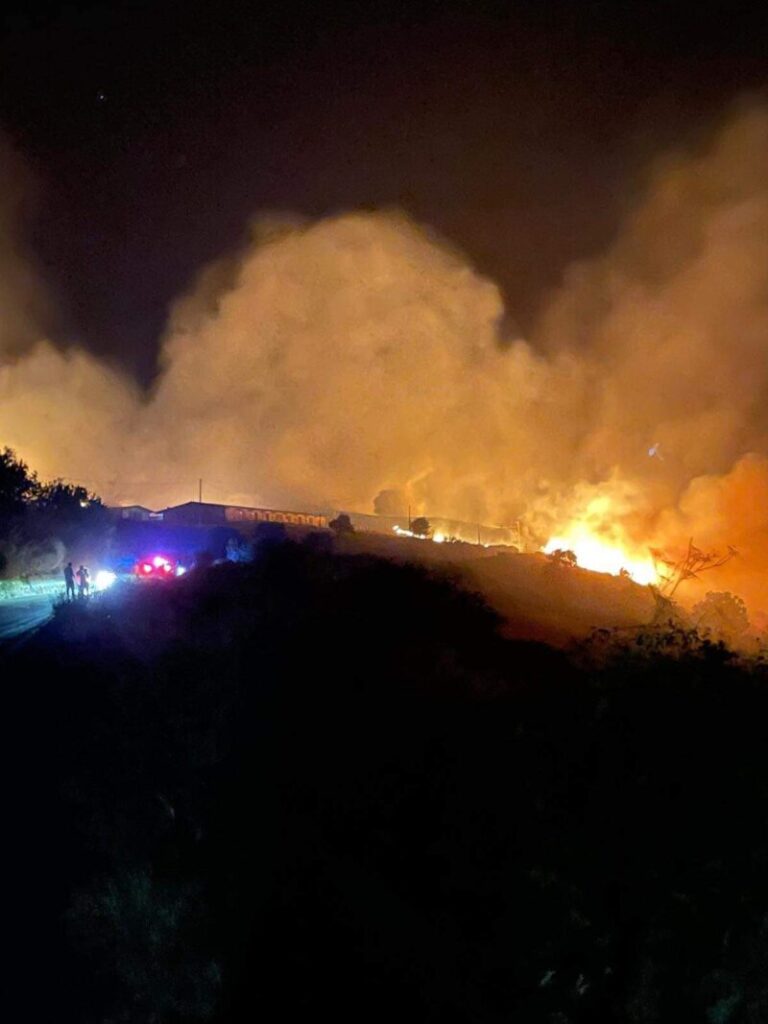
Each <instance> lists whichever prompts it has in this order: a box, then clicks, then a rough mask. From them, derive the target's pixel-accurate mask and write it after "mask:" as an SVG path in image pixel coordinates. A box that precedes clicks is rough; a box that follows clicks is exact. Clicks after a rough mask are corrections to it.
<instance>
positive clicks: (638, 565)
mask: <svg viewBox="0 0 768 1024" xmlns="http://www.w3.org/2000/svg"><path fill="white" fill-rule="evenodd" d="M558 549H560V550H564V551H572V552H573V553H574V555H576V561H577V562H578V564H579V565H580V566H581V567H582V568H583V569H591V570H593V572H605V573H611V575H613V576H618V575H620V574H621V571H622V569H623V570H624V571H625V572H627V573H629V575H630V576H631V577H632V579H633V580H634V581H635V582H636V583H657V582H658V580H659V574H658V572H657V570H656V565H655V563H654V561H653V559H652V558H651V557H650V555H649V556H648V557H646V558H643V557H637V556H633V555H631V554H630V553H629V552H628V551H627V550H626V549H625V548H624V547H622V546H621V545H620V544H618V543H616V542H610V541H607V540H606V539H605V538H604V537H601V536H600V535H599V534H597V533H595V532H594V531H593V530H591V529H590V528H589V527H588V526H586V525H585V524H583V523H575V524H573V525H572V526H570V527H568V528H567V529H566V530H564V531H563V533H562V534H560V535H558V536H554V537H550V539H549V540H548V541H547V543H546V544H545V545H544V547H543V548H542V551H543V552H544V553H545V554H551V552H553V551H557V550H558Z"/></svg>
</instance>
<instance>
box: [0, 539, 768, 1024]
mask: <svg viewBox="0 0 768 1024" xmlns="http://www.w3.org/2000/svg"><path fill="white" fill-rule="evenodd" d="M318 536H320V535H313V536H310V537H309V538H307V540H306V541H305V542H304V543H301V544H299V543H294V542H289V541H286V540H285V538H284V536H280V535H279V534H274V533H273V534H271V535H270V536H265V535H262V536H261V538H260V539H259V540H258V542H257V543H256V544H255V550H254V559H253V561H252V562H250V563H242V564H241V563H232V562H229V563H225V564H222V565H218V566H213V567H212V568H207V569H206V568H202V567H200V568H198V569H196V570H194V571H193V572H191V573H189V574H188V575H187V576H184V577H182V578H180V579H179V580H176V581H173V582H172V583H169V584H168V586H162V587H149V588H141V587H126V588H124V589H123V590H122V591H121V590H120V589H119V588H118V590H117V591H110V592H108V593H107V595H105V596H104V597H103V598H101V599H100V600H98V601H94V602H91V604H90V605H88V606H86V607H79V606H76V605H71V606H64V607H62V608H60V609H59V610H58V612H57V615H56V617H55V619H54V621H53V622H52V623H51V624H50V625H49V626H48V627H46V628H45V629H44V630H43V631H41V632H40V633H38V634H37V635H36V636H35V637H34V638H33V639H32V640H31V641H29V642H28V643H26V644H25V645H23V646H22V647H21V648H18V649H15V650H14V651H13V653H12V655H9V656H6V659H5V663H4V665H3V666H2V668H3V672H4V678H6V679H13V680H16V681H21V680H23V681H24V685H19V683H18V682H17V684H16V685H13V686H8V687H7V688H6V690H5V695H6V706H5V715H6V720H7V721H9V722H12V723H13V728H12V729H10V730H8V732H9V734H10V735H9V736H8V740H7V743H6V745H5V749H6V753H8V754H9V757H10V759H11V762H12V763H13V764H14V765H15V766H16V767H15V773H14V775H13V779H14V780H18V781H14V785H13V786H12V787H11V794H12V798H13V800H14V801H15V804H14V810H15V815H16V820H17V822H18V824H16V825H15V827H14V830H13V834H14V835H21V836H23V837H24V843H23V849H24V852H23V856H20V861H22V863H20V864H19V865H18V867H17V870H16V873H15V874H14V875H11V876H10V877H12V878H13V879H14V884H13V886H11V893H12V896H13V898H15V899H16V900H17V901H18V903H19V904H20V908H21V910H22V912H23V913H22V914H21V915H20V916H21V919H22V925H21V926H20V928H19V930H18V931H14V932H13V933H12V934H13V937H14V941H15V942H16V943H18V944H20V945H21V946H22V948H29V949H30V950H33V951H34V952H33V954H32V955H31V957H30V963H29V967H28V970H29V973H30V978H29V987H28V991H29V992H30V993H31V995H30V996H29V999H30V1002H34V1003H35V1005H30V1006H28V1007H27V1011H28V1012H27V1014H26V1017H27V1019H36V1020H56V1021H57V1022H60V1024H61V1022H65V1021H67V1022H68V1021H73V1022H74V1021H77V1022H78V1024H90V1022H93V1024H96V1022H103V1021H110V1022H136V1024H146V1022H155V1024H165V1022H175V1024H178V1022H184V1021H212V1022H221V1024H224V1022H227V1024H228V1022H240V1021H253V1020H267V1021H274V1020H279V1021H293V1020H297V1021H298V1020H302V1021H303V1020H307V1019H315V1018H319V1017H322V1018H325V1017H328V1018H330V1019H333V1020H334V1021H341V1022H352V1021H354V1022H356V1024H357V1022H360V1021H366V1022H370V1021H375V1022H378V1021H382V1022H383V1021H387V1022H391V1021H393V1020H409V1021H410V1020H413V1021H419V1022H441V1024H442V1022H467V1024H469V1022H472V1024H485V1022H488V1024H496V1022H501V1021H519V1022H525V1024H527V1022H534V1024H537V1022H541V1024H571V1022H573V1024H582V1022H583V1024H587V1022H589V1024H592V1022H595V1021H630V1022H642V1024H651V1022H657V1021H675V1022H676V1024H688V1022H691V1024H693V1022H702V1021H704V1022H709V1021H713V1022H716V1021H729V1022H733V1024H742V1022H743V1024H747V1022H750V1024H751V1022H755V1021H762V1020H767V1019H768V974H767V973H766V971H765V969H764V968H765V958H766V953H767V952H768V933H767V932H766V920H767V919H768V871H766V867H767V865H768V833H766V828H765V821H766V807H768V772H766V770H765V756H766V754H765V752H766V749H768V743H767V741H768V688H766V669H765V666H764V664H763V663H762V662H761V661H760V660H756V661H754V662H750V663H746V662H742V661H740V660H739V659H738V658H737V657H736V656H735V655H733V654H732V653H731V652H730V651H729V650H728V649H727V648H726V647H725V646H724V645H723V644H721V643H716V642H714V641H713V640H711V639H706V638H705V639H702V638H701V637H700V636H699V635H698V634H697V633H696V631H695V630H692V629H689V630H685V629H682V628H678V627H675V626H674V625H673V626H672V627H668V628H667V629H664V630H662V629H655V628H650V627H649V628H648V629H647V630H646V631H644V632H643V633H639V634H638V633H636V634H633V635H627V634H619V633H610V632H608V631H603V634H601V635H598V636H595V637H593V638H592V640H591V642H590V643H589V644H583V645H582V646H581V647H580V648H578V649H577V650H574V651H573V652H571V653H570V654H568V653H565V652H562V651H555V650H553V649H551V648H548V647H546V646H544V645H541V644H535V643H524V642H519V641H517V642H515V641H510V640H505V639H503V638H502V636H501V634H500V631H499V625H500V624H499V621H498V619H497V617H496V616H495V614H494V613H493V612H491V611H490V610H489V609H488V608H487V607H486V606H484V604H483V603H482V601H481V600H480V599H479V598H478V597H476V596H474V595H472V594H470V593H467V592H465V591H463V590H461V589H459V588H458V587H457V585H456V584H455V582H454V581H453V580H452V579H451V577H450V576H446V575H435V574H429V573H428V572H427V570H426V569H424V568H420V567H416V566H409V565H395V564H393V563H390V562H387V561H384V560H380V559H376V558H374V557H371V556H366V555H360V554H357V555H349V554H346V555H345V554H340V553H338V552H335V551H334V550H333V549H332V547H331V546H330V544H329V538H330V542H332V540H333V538H332V537H330V535H329V534H323V535H322V542H321V541H320V540H318V539H317V537H318ZM16 804H17V805H18V806H15V805H16ZM9 934H10V933H9ZM41 978H45V985H41V984H40V979H41ZM48 1003H49V1004H50V1005H48ZM38 1004H39V1005H38Z"/></svg>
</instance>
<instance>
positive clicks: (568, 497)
mask: <svg viewBox="0 0 768 1024" xmlns="http://www.w3.org/2000/svg"><path fill="white" fill-rule="evenodd" d="M766 167H768V112H767V111H766V110H765V109H764V108H763V107H761V106H760V105H759V104H752V105H751V106H748V107H745V108H743V109H742V110H740V111H739V112H738V113H737V114H736V115H734V116H732V117H731V118H730V119H729V121H728V122H727V123H725V124H724V125H723V126H722V127H721V129H720V130H719V131H718V132H717V133H716V134H715V135H714V136H713V137H711V138H710V139H709V140H708V142H707V143H706V144H705V145H702V146H701V148H700V149H699V150H698V151H695V152H692V151H685V152H682V151H681V152H679V153H674V154H670V155H668V156H666V157H664V158H663V159H660V160H659V161H658V162H657V164H656V166H655V167H654V168H652V170H651V173H650V174H649V177H648V181H647V184H646V187H645V190H644V192H643V194H642V196H641V197H640V199H639V200H638V201H637V203H636V204H635V206H634V208H633V209H631V210H630V211H629V212H628V215H627V218H626V222H625V224H624V225H623V227H622V229H621V231H620V232H619V233H618V236H617V238H616V240H615V243H614V244H613V245H612V247H611V248H610V250H609V251H607V252H606V253H604V254H603V255H602V256H600V257H599V258H596V259H592V260H589V261H585V262H584V263H581V264H579V265H576V266H573V267H571V268H570V269H569V270H568V272H567V274H566V275H565V279H564V281H563V284H562V287H561V288H560V290H559V291H558V293H557V294H555V295H554V296H552V298H551V301H550V302H549V303H548V305H547V308H546V309H545V311H544V314H543V315H542V317H541V319H540V322H539V323H538V325H537V327H536V329H535V330H534V331H533V332H532V334H531V336H530V338H529V339H528V340H527V341H523V340H518V341H516V342H514V343H513V344H511V345H509V344H506V343H505V344H500V337H499V335H500V332H501V331H502V330H503V324H504V323H505V319H506V313H505V310H504V308H503V304H502V301H501V298H500V295H499V292H498V289H497V288H496V286H495V285H494V284H493V283H492V282H490V281H488V280H485V279H483V278H482V277H481V276H480V275H478V274H477V273H476V272H475V271H474V270H473V269H472V267H471V266H470V265H469V264H468V262H467V260H466V259H465V258H464V257H463V256H462V255H461V254H460V253H458V252H456V251H454V250H453V249H452V248H451V247H450V246H448V245H447V244H446V243H445V242H444V241H442V240H440V239H438V238H435V237H434V236H433V235H432V234H431V233H430V232H429V231H428V230H427V229H425V228H424V227H423V226H420V225H417V224H414V223H413V222H412V221H410V220H409V219H408V218H407V217H406V216H404V215H403V214H402V213H399V212H397V211H383V212H379V213H351V214H346V215H341V216H338V217H335V218H332V219H328V220H325V221H321V222H319V223H310V224H305V223H297V222H293V223H291V222H288V221H286V222H282V223H281V222H279V221H272V222H270V223H268V224H266V223H262V224H260V225H258V226H257V227H256V229H255V230H254V233H253V240H252V243H251V244H250V245H249V246H248V247H247V248H246V249H245V250H244V251H243V252H242V253H240V254H239V256H237V257H236V258H232V259H229V260H227V261H224V262H222V263H221V264H219V265H216V266H214V267H211V268H208V270H206V271H205V272H204V273H203V274H202V275H201V278H200V280H199V282H198V284H197V286H196V287H195V288H194V289H193V291H192V293H191V294H190V295H189V296H187V297H186V298H184V299H182V300H181V301H179V302H178V303H177V305H176V306H175V308H174V309H173V310H172V312H171V315H170V318H169V326H168V329H167V334H166V337H165V338H164V339H163V342H162V349H161V373H160V376H159V378H158V381H157V383H156V385H155V387H154V388H153V390H152V393H151V394H149V395H143V394H140V393H139V392H138V390H137V388H136V387H135V386H134V385H133V384H132V383H131V382H129V381H127V380H125V379H124V378H123V377H121V376H120V375H119V374H117V373H116V372H114V371H112V370H110V369H109V368H108V367H106V366H104V365H102V364H100V363H98V362H96V361H95V360H93V359H92V358H90V357H88V356H87V355H85V354H84V353H82V352H76V353H70V354H62V353H60V352H58V351H57V350H56V349H55V348H54V347H53V346H52V345H51V344H50V343H48V342H46V341H41V342H40V343H39V344H38V345H37V346H36V347H35V348H34V349H33V351H31V352H29V353H28V354H27V355H26V356H25V357H24V358H22V359H20V360H16V361H14V362H10V361H9V362H7V363H6V364H5V365H4V366H3V367H2V368H1V369H0V398H1V399H2V403H1V404H0V440H1V441H2V443H4V444H9V445H11V446H12V447H14V448H16V449H17V450H18V452H19V453H20V454H21V455H22V456H23V457H24V458H25V459H26V460H27V461H28V462H29V463H30V464H32V465H34V466H35V467H37V468H38V469H39V470H40V472H41V473H42V474H43V475H49V476H50V475H57V476H58V475H61V476H66V477H71V478H74V479H77V480H81V481H83V482H86V483H88V484H90V485H91V486H93V487H94V489H96V490H98V491H100V492H101V493H102V494H103V495H104V496H105V497H106V498H107V499H108V500H111V501H115V502H117V501H120V502H128V501H137V502H141V503H142V504H147V505H150V506H162V505H165V504H168V503H171V502H177V501H185V500H190V499H192V498H194V497H195V496H196V490H197V480H198V478H199V477H202V478H203V480H204V497H205V498H207V499H208V500H212V501H216V500H222V501H223V500H227V501H233V502H240V503H246V502H247V503H263V504H267V505H273V506H286V505H292V506H300V507H308V506H310V505H311V506H318V505H325V506H332V507H337V508H347V509H349V510H359V511H371V510H372V509H373V503H374V501H375V500H376V498H377V496H378V495H380V494H381V492H383V491H386V492H394V493H396V494H397V493H399V494H401V495H402V496H403V499H404V500H407V501H409V502H410V503H411V505H412V507H413V509H414V512H415V513H420V512H426V513H427V514H432V515H446V516H454V517H457V518H463V519H469V520H473V521H481V522H486V523H497V524H509V523H511V522H512V521H513V520H515V519H518V518H522V519H524V521H525V522H526V523H527V524H528V526H529V529H530V531H531V532H532V535H534V536H538V537H540V538H541V539H542V540H543V539H545V538H546V537H547V536H548V535H549V534H551V533H556V532H562V531H563V530H564V529H565V528H566V527H567V526H568V524H569V523H572V522H574V521H576V520H578V519H579V518H581V519H585V518H586V519H588V520H589V525H590V528H592V529H594V530H596V531H598V532H600V531H602V532H604V533H605V534H606V536H608V537H612V538H614V539H619V540H622V541H623V542H624V543H626V544H628V545H630V546H632V547H634V549H635V550H638V551H641V550H645V549H647V548H648V547H649V546H655V547H670V546H671V547H675V546H680V545H684V544H685V543H687V540H688V538H689V537H690V536H693V537H694V539H695V540H696V542H697V543H698V544H699V545H700V546H706V545H715V546H719V547H721V548H722V547H724V546H725V545H726V544H733V545H735V546H737V547H738V548H739V550H740V557H739V559H737V560H734V562H733V563H729V566H728V567H727V569H724V570H722V572H723V573H726V574H727V578H726V582H727V583H728V584H729V585H730V584H732V585H733V586H734V588H735V587H737V586H738V589H739V592H741V593H742V594H743V596H745V598H747V599H748V600H749V601H750V602H751V603H752V605H753V607H762V608H766V607H768V594H766V593H765V588H764V585H763V584H762V582H761V581H762V580H763V579H765V572H764V570H765V568H766V566H767V565H768V501H766V498H767V497H768V460H767V459H766V455H768V451H767V449H766V441H767V440H768V437H767V433H768V405H767V404H766V401H765V398H766V384H767V383H768V359H766V343H767V342H768V176H767V175H766ZM3 223H4V221H3V220H2V217H0V224H3ZM520 245H521V246H523V247H524V246H525V239H524V238H521V239H520ZM0 259H7V249H5V248H2V246H0ZM0 269H1V268H0ZM512 312H514V311H512ZM16 315H17V316H21V313H20V312H19V311H17V313H16ZM10 317H11V321H13V319H14V314H13V312H11V314H10ZM0 340H1V341H2V344H3V345H4V346H5V349H6V351H7V350H8V344H7V343H6V337H5V335H4V334H2V333H0ZM649 453H651V454H649ZM722 581H723V577H722V576H721V577H719V578H718V587H722V585H723V582H722Z"/></svg>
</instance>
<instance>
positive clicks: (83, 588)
mask: <svg viewBox="0 0 768 1024" xmlns="http://www.w3.org/2000/svg"><path fill="white" fill-rule="evenodd" d="M76 575H77V590H78V593H79V595H80V597H87V596H88V587H89V585H90V573H89V572H88V570H87V569H86V567H85V566H84V565H81V566H80V568H79V569H78V570H77V573H76Z"/></svg>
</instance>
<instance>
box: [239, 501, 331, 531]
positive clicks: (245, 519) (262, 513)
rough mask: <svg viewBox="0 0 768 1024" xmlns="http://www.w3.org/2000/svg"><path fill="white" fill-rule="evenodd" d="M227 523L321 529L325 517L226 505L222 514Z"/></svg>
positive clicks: (326, 523)
mask: <svg viewBox="0 0 768 1024" xmlns="http://www.w3.org/2000/svg"><path fill="white" fill-rule="evenodd" d="M224 515H225V518H226V521H227V522H228V523H290V524H291V525H292V526H314V527H323V526H327V525H328V519H327V517H326V516H323V515H317V514H315V513H311V512H280V511H277V510H276V509H270V508H238V507H236V506H233V505H228V506H227V507H226V509H225V512H224Z"/></svg>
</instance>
